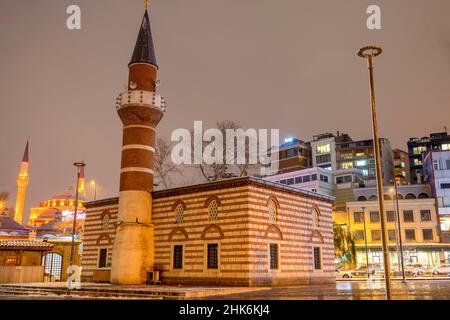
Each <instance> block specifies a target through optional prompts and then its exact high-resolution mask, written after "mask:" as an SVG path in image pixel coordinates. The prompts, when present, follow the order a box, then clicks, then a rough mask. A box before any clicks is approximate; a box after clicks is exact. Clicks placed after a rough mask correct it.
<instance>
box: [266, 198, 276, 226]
mask: <svg viewBox="0 0 450 320" xmlns="http://www.w3.org/2000/svg"><path fill="white" fill-rule="evenodd" d="M268 211H269V221H270V222H272V223H274V222H277V219H278V212H277V205H276V203H275V201H273V200H270V201H269V208H268Z"/></svg>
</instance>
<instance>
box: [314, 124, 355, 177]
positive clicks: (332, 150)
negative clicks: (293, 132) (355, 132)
mask: <svg viewBox="0 0 450 320" xmlns="http://www.w3.org/2000/svg"><path fill="white" fill-rule="evenodd" d="M350 141H352V138H350V136H349V135H348V134H341V133H340V132H338V133H337V134H336V135H334V134H332V133H322V134H318V135H315V136H314V137H313V140H312V141H311V142H310V143H311V152H312V165H313V167H319V168H323V169H327V170H331V171H336V170H337V169H338V168H337V163H336V143H343V142H350Z"/></svg>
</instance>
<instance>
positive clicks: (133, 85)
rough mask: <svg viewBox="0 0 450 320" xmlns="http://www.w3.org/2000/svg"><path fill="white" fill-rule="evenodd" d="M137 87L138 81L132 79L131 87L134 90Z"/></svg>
mask: <svg viewBox="0 0 450 320" xmlns="http://www.w3.org/2000/svg"><path fill="white" fill-rule="evenodd" d="M136 88H137V83H136V82H134V81H130V89H131V90H134V89H136Z"/></svg>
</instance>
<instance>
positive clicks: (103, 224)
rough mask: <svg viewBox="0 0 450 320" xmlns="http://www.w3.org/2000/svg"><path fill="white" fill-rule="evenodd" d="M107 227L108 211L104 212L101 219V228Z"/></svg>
mask: <svg viewBox="0 0 450 320" xmlns="http://www.w3.org/2000/svg"><path fill="white" fill-rule="evenodd" d="M108 228H109V213H105V214H104V215H103V219H102V230H106V229H108Z"/></svg>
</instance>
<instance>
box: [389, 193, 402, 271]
mask: <svg viewBox="0 0 450 320" xmlns="http://www.w3.org/2000/svg"><path fill="white" fill-rule="evenodd" d="M391 191H392V208H394V217H395V219H394V227H395V235H396V236H395V245H396V247H397V264H398V270H399V271H400V270H401V269H400V268H401V262H400V245H399V242H398V233H399V231H398V226H397V209H396V207H395V191H394V189H389V192H391ZM387 219H388V217H387ZM388 220H389V219H388ZM388 236H389V231H388Z"/></svg>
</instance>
